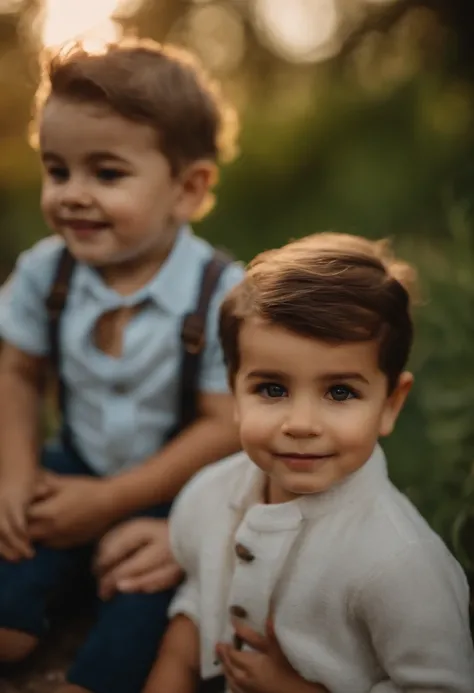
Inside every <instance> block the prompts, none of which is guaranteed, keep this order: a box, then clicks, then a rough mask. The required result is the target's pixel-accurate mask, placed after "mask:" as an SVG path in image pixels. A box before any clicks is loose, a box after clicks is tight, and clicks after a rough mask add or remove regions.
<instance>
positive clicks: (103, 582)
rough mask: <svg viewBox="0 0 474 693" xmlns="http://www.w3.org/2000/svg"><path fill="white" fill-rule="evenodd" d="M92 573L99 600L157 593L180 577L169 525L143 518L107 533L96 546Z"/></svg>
mask: <svg viewBox="0 0 474 693" xmlns="http://www.w3.org/2000/svg"><path fill="white" fill-rule="evenodd" d="M95 569H96V573H97V576H98V579H99V595H100V597H101V598H102V599H110V597H112V596H113V595H114V594H115V593H116V592H118V591H120V592H147V593H150V592H160V591H162V590H165V589H169V588H170V587H174V586H175V585H176V584H177V583H178V581H179V580H180V578H182V576H183V573H182V570H181V568H180V567H179V566H178V564H177V563H176V561H175V560H174V558H173V555H172V553H171V547H170V541H169V530H168V522H167V521H166V520H159V519H156V518H146V517H142V518H137V519H135V520H129V521H127V522H124V523H122V524H120V525H118V526H117V527H114V529H111V530H110V531H109V532H107V534H106V535H105V537H103V539H102V540H101V542H100V544H99V548H98V551H97V558H96V562H95Z"/></svg>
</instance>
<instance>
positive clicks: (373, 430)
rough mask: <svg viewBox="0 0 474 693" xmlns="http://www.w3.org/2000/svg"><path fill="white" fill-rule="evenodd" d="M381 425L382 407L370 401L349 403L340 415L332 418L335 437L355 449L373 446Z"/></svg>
mask: <svg viewBox="0 0 474 693" xmlns="http://www.w3.org/2000/svg"><path fill="white" fill-rule="evenodd" d="M379 427H380V409H379V407H378V406H377V405H375V406H374V404H373V403H369V402H367V403H362V402H358V403H357V404H355V406H350V405H348V406H347V407H346V408H345V409H344V411H343V412H341V414H340V415H338V416H336V415H335V416H334V417H332V420H331V428H332V430H333V434H334V437H335V438H337V439H338V440H339V441H340V442H341V444H342V445H344V446H348V447H351V448H352V449H353V450H356V449H365V448H367V447H370V446H372V445H373V443H374V441H375V440H376V439H377V438H378V434H379Z"/></svg>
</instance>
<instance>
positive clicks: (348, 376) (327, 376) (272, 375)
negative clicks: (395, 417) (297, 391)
mask: <svg viewBox="0 0 474 693" xmlns="http://www.w3.org/2000/svg"><path fill="white" fill-rule="evenodd" d="M246 378H247V379H248V380H251V379H260V380H283V379H284V378H288V374H285V373H283V372H282V371H265V370H257V371H250V373H247V375H246ZM318 380H323V381H325V382H335V381H337V380H340V381H342V380H357V381H359V382H361V383H365V384H366V385H370V383H369V381H368V380H367V378H365V377H364V376H363V375H362V373H358V372H357V371H335V372H334V373H324V374H323V375H322V376H321V377H320V378H318Z"/></svg>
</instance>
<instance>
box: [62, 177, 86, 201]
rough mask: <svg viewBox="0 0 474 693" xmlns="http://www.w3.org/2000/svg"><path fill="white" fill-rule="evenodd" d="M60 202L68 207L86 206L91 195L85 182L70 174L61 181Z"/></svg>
mask: <svg viewBox="0 0 474 693" xmlns="http://www.w3.org/2000/svg"><path fill="white" fill-rule="evenodd" d="M61 204H62V205H63V206H64V207H67V208H68V209H77V208H82V207H88V206H89V205H90V204H91V195H90V192H89V190H88V186H87V184H86V182H85V181H84V180H82V179H81V178H79V177H77V176H71V177H70V178H69V180H68V181H66V182H65V183H63V185H62V186H61Z"/></svg>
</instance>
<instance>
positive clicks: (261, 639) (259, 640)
mask: <svg viewBox="0 0 474 693" xmlns="http://www.w3.org/2000/svg"><path fill="white" fill-rule="evenodd" d="M232 625H233V626H234V628H235V634H236V635H237V636H238V637H239V638H240V640H243V642H244V643H245V644H246V645H249V646H250V647H251V648H252V649H253V650H258V652H267V651H268V640H267V638H266V637H265V636H263V635H260V633H257V632H256V631H254V630H252V628H249V627H248V626H246V625H245V624H244V623H242V621H239V619H233V621H232Z"/></svg>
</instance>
